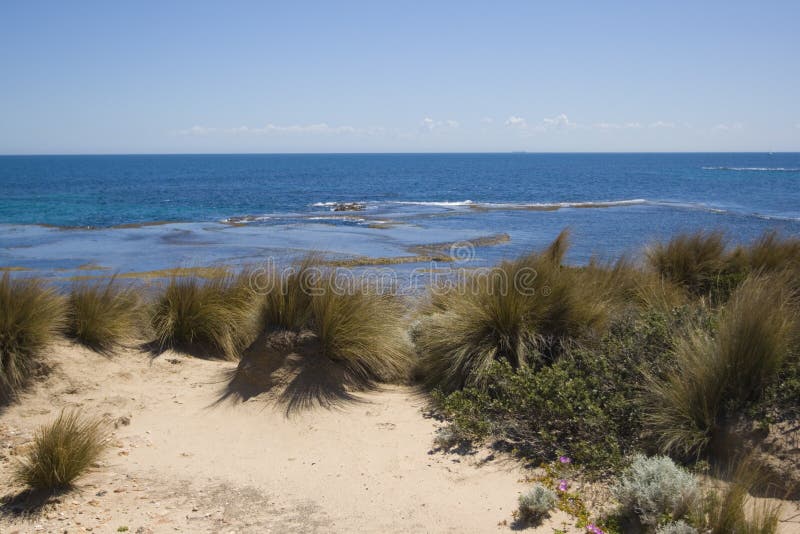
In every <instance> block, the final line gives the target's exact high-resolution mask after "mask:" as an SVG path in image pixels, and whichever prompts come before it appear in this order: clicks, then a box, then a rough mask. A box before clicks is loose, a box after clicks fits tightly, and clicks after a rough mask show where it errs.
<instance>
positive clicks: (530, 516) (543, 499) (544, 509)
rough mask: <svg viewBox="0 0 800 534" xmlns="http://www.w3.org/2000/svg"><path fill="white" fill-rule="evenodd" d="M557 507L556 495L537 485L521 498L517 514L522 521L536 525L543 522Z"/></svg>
mask: <svg viewBox="0 0 800 534" xmlns="http://www.w3.org/2000/svg"><path fill="white" fill-rule="evenodd" d="M555 507H556V494H555V493H553V491H552V490H550V489H548V488H545V487H544V486H542V485H541V484H536V485H535V486H533V488H532V489H531V490H529V491H527V492H526V493H523V494H521V495H520V496H519V508H518V509H517V514H518V516H519V519H520V521H522V522H523V523H528V524H536V523H539V522H541V521H542V519H544V518H545V517H547V515H548V514H549V513H550V512H551V511H552V510H553V509H554V508H555Z"/></svg>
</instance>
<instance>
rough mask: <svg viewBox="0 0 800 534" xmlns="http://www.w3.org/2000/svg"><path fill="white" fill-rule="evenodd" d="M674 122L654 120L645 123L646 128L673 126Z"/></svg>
mask: <svg viewBox="0 0 800 534" xmlns="http://www.w3.org/2000/svg"><path fill="white" fill-rule="evenodd" d="M675 126H676V124H675V123H674V122H664V121H656V122H651V123H650V124H648V125H647V127H648V128H675Z"/></svg>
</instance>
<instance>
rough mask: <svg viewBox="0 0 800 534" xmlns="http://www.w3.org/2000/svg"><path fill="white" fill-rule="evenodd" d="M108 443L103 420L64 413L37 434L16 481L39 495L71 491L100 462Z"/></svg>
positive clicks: (18, 467) (20, 464) (75, 413)
mask: <svg viewBox="0 0 800 534" xmlns="http://www.w3.org/2000/svg"><path fill="white" fill-rule="evenodd" d="M105 440H106V432H105V426H104V423H103V421H102V420H101V419H96V418H86V417H83V416H82V415H81V414H80V413H79V412H78V411H70V412H61V414H60V415H59V416H58V418H57V419H56V420H55V421H53V422H52V423H50V424H49V425H45V426H42V427H41V428H39V429H38V430H37V431H36V435H35V437H34V440H33V445H32V447H31V449H30V450H29V451H28V452H27V454H26V455H25V457H24V459H23V460H21V461H20V462H19V464H18V465H17V467H16V470H15V472H14V479H15V481H16V482H18V483H21V484H25V485H26V486H28V487H29V488H31V489H34V490H39V491H55V490H60V489H66V488H69V487H70V486H71V485H72V483H73V482H74V481H75V480H76V479H77V478H78V477H80V476H81V475H83V474H84V473H86V472H87V471H88V470H89V468H90V467H91V466H92V464H94V463H95V462H96V461H97V459H98V458H99V457H100V455H101V453H102V452H103V450H104V449H105V447H106V441H105Z"/></svg>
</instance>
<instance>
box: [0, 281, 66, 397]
mask: <svg viewBox="0 0 800 534" xmlns="http://www.w3.org/2000/svg"><path fill="white" fill-rule="evenodd" d="M63 310H64V306H63V299H62V298H61V297H60V296H59V295H58V294H57V293H56V292H55V291H54V290H52V289H50V288H47V287H45V286H44V285H43V284H42V282H40V281H38V280H34V279H19V280H12V279H11V277H10V276H9V274H8V273H5V274H4V275H3V276H2V278H0V403H4V402H7V401H9V400H11V399H12V398H13V397H14V395H15V394H16V393H17V392H18V391H19V390H20V388H22V387H23V386H24V385H25V383H26V382H27V381H28V379H29V378H30V377H31V376H32V375H33V374H34V373H35V372H36V369H37V368H39V366H40V361H41V360H40V357H41V352H42V350H43V349H44V347H45V346H46V345H47V344H48V343H49V342H50V341H51V340H52V339H53V337H54V335H55V334H56V333H57V332H58V331H59V330H60V329H61V327H62V326H63Z"/></svg>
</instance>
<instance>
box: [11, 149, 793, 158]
mask: <svg viewBox="0 0 800 534" xmlns="http://www.w3.org/2000/svg"><path fill="white" fill-rule="evenodd" d="M500 154H503V155H525V154H530V155H553V154H597V155H602V154H609V155H613V154H617V155H625V154H800V149H798V150H711V151H708V150H632V151H601V150H598V151H591V150H587V151H567V150H564V151H532V150H505V151H448V152H441V151H430V152H426V151H422V152H420V151H401V152H30V153H0V158H14V157H113V156H402V155H409V156H414V155H500Z"/></svg>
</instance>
